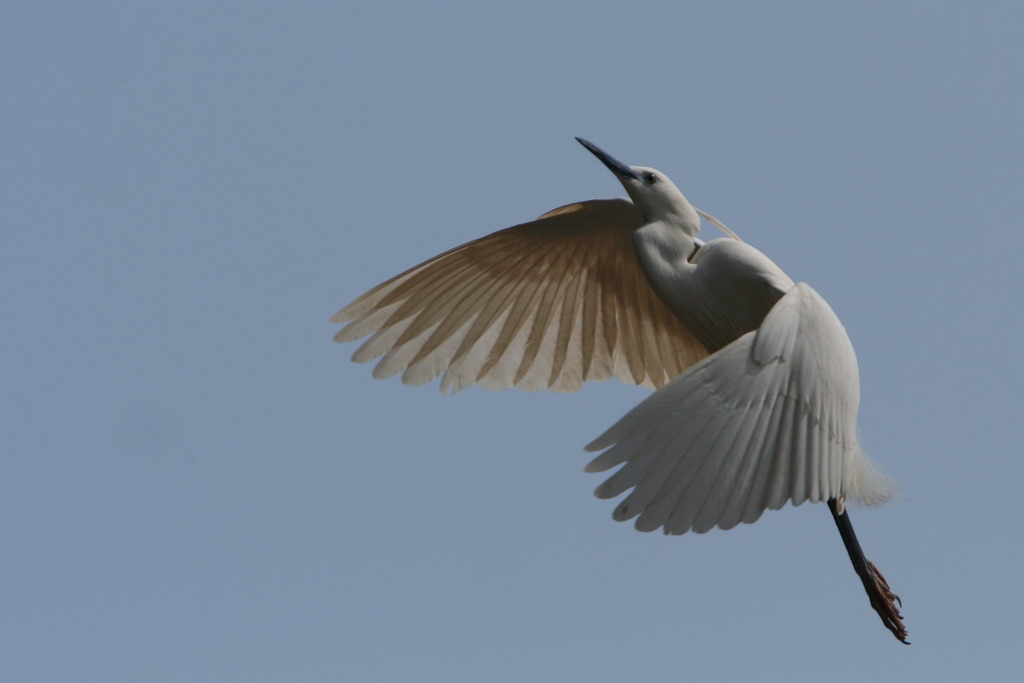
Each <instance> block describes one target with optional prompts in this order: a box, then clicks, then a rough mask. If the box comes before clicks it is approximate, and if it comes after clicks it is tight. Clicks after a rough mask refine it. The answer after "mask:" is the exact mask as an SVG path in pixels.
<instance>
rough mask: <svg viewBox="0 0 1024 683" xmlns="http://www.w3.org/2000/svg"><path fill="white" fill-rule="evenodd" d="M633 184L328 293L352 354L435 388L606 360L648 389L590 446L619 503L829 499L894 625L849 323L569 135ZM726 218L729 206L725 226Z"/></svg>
mask: <svg viewBox="0 0 1024 683" xmlns="http://www.w3.org/2000/svg"><path fill="white" fill-rule="evenodd" d="M577 140H579V141H580V143H581V144H583V145H584V146H585V147H586V148H587V149H588V150H590V151H591V152H592V153H594V154H595V155H596V156H597V157H598V158H599V159H600V160H601V161H602V162H603V163H604V164H605V165H606V166H607V167H608V168H609V169H610V170H611V171H612V172H613V173H614V174H615V176H616V177H617V178H618V179H619V181H620V182H621V183H622V185H623V187H624V188H625V189H626V192H627V193H628V194H629V197H630V199H629V200H625V199H604V200H591V201H586V202H578V203H575V204H569V205H567V206H564V207H561V208H559V209H555V210H554V211H550V212H548V213H547V214H544V215H543V216H541V217H540V218H538V219H537V220H535V221H531V222H529V223H523V224H521V225H517V226H514V227H511V228H507V229H505V230H501V231H498V232H496V233H493V234H491V235H488V236H487V237H483V238H481V239H478V240H475V241H473V242H469V243H468V244H464V245H462V246H460V247H456V248H455V249H452V250H450V251H448V252H445V253H444V254H441V255H439V256H436V257H434V258H432V259H430V260H428V261H426V262H424V263H422V264H420V265H418V266H415V267H414V268H411V269H410V270H408V271H406V272H405V273H402V274H401V275H398V276H396V277H394V278H392V279H390V280H388V281H387V282H385V283H383V284H381V285H379V286H377V287H375V288H374V289H372V290H370V291H369V292H367V293H366V294H364V295H363V296H361V297H359V298H358V299H356V300H355V301H353V302H352V303H351V304H349V305H348V306H346V307H345V308H343V309H342V310H341V311H339V312H338V313H337V314H336V315H335V316H334V317H333V318H332V321H333V322H336V323H348V324H347V325H346V326H345V327H344V328H342V329H341V330H340V331H339V332H338V333H337V335H336V336H335V340H336V341H339V342H346V341H352V340H356V339H360V338H362V337H366V336H369V338H368V339H367V340H366V341H365V342H364V343H363V344H362V346H360V347H359V349H358V350H357V351H356V352H355V354H354V355H353V360H356V361H360V362H363V361H369V360H373V359H378V358H379V359H380V360H379V361H378V363H377V366H376V367H375V369H374V372H373V374H374V376H375V377H390V376H392V375H396V374H399V373H401V375H402V381H403V382H406V383H408V384H423V383H425V382H429V381H430V380H432V379H434V378H435V377H437V376H439V375H441V376H442V379H441V390H442V391H458V390H460V389H462V388H464V387H467V386H469V385H471V384H478V385H479V386H481V387H483V388H485V389H507V388H510V387H519V388H522V389H526V390H529V391H534V390H538V389H552V390H555V391H575V390H577V389H579V387H580V386H581V385H582V384H583V382H586V381H601V380H605V379H608V378H609V377H615V378H617V379H619V380H621V381H623V382H627V383H632V384H638V385H642V386H647V387H650V388H653V389H656V391H655V393H654V394H653V395H651V396H650V397H649V398H648V399H647V400H645V401H643V402H642V403H641V404H640V405H638V406H637V407H636V408H634V409H633V410H631V411H630V412H629V413H628V414H627V415H625V416H624V417H623V418H622V419H621V420H619V421H618V422H617V423H616V424H614V425H613V426H612V427H611V428H609V429H608V430H607V431H606V432H605V433H604V434H602V435H601V436H599V437H598V438H597V439H595V440H594V441H593V442H591V443H590V444H589V445H588V446H587V449H588V450H591V451H603V452H602V453H601V454H600V455H598V456H597V457H595V458H594V459H593V460H592V461H591V463H590V464H589V465H588V466H587V470H588V471H591V472H601V471H605V470H609V469H611V468H613V467H616V466H621V467H620V469H619V470H618V471H616V472H615V473H614V474H612V475H611V476H610V478H609V479H608V480H607V481H605V482H604V483H603V484H601V485H600V486H599V487H598V488H597V491H596V494H597V495H598V496H600V497H601V498H613V497H615V496H619V495H621V494H624V493H627V492H628V494H627V495H626V497H625V499H624V500H622V502H620V503H619V505H618V506H617V507H616V508H615V511H614V513H613V516H614V518H615V519H617V520H628V519H634V518H635V519H636V527H637V528H638V529H640V530H643V531H650V530H653V529H657V528H662V529H664V531H665V533H669V534H683V533H686V532H687V531H690V530H693V531H696V532H698V533H701V532H705V531H708V530H710V529H712V528H714V527H716V526H717V527H720V528H722V529H729V528H732V527H734V526H736V525H737V524H739V523H741V522H747V523H751V522H754V521H756V520H757V519H758V518H759V517H760V516H761V514H762V513H763V512H764V511H765V510H769V509H778V508H780V507H782V506H783V505H785V504H786V503H787V502H791V503H792V504H794V505H800V504H801V503H804V502H806V501H811V502H826V501H827V502H828V504H829V508H830V510H831V511H832V514H833V516H834V518H835V520H836V524H837V526H838V527H839V530H840V533H841V535H842V537H843V540H844V543H845V544H846V547H847V550H848V552H849V553H850V557H851V560H852V561H853V564H854V568H855V570H856V571H857V573H858V575H859V576H860V577H861V580H862V582H863V583H864V586H865V589H866V590H867V593H868V596H869V598H870V599H871V603H872V606H873V607H874V608H875V610H876V611H877V612H878V613H879V615H880V616H881V618H882V620H883V622H884V623H885V624H886V626H887V627H888V628H889V629H890V630H891V631H892V632H893V634H894V635H896V637H897V638H899V639H900V640H903V641H904V642H906V641H905V637H906V629H905V628H904V626H903V623H902V621H901V617H900V615H899V612H898V610H897V609H896V606H895V603H896V601H898V598H897V597H896V596H895V594H893V593H892V592H891V591H890V590H889V587H888V584H887V583H886V582H885V579H884V578H883V577H882V575H881V573H879V572H878V570H877V569H876V568H875V567H874V565H872V564H871V563H870V562H868V561H867V559H866V558H865V557H864V555H863V553H862V552H861V550H860V546H859V544H858V543H857V540H856V537H855V536H854V534H853V527H852V525H851V524H850V521H849V517H848V515H847V513H846V510H845V503H846V500H847V499H848V498H851V499H854V500H857V501H860V502H862V503H865V504H867V505H878V504H880V503H883V502H885V501H886V500H888V499H889V498H891V497H892V495H893V493H894V492H895V484H894V482H893V481H892V480H891V479H889V478H888V477H887V476H885V475H884V474H883V473H881V472H880V471H879V470H878V469H877V468H876V467H875V465H874V464H873V463H872V462H871V460H870V459H868V457H867V456H866V455H865V454H864V451H863V450H862V449H861V446H860V443H859V441H858V438H857V406H858V402H859V399H860V385H859V376H858V369H857V360H856V357H855V355H854V352H853V347H852V345H851V344H850V340H849V338H848V337H847V335H846V332H845V330H844V329H843V326H842V324H841V323H840V322H839V320H838V318H836V316H835V314H834V313H833V312H832V309H831V308H829V306H828V304H827V303H825V301H824V299H822V298H821V297H820V296H819V295H818V294H817V293H816V292H815V291H814V290H813V289H811V287H810V286H808V285H806V284H803V283H800V284H794V283H793V281H792V280H790V278H789V277H788V276H787V275H786V274H785V273H784V272H783V271H782V270H781V269H780V268H779V267H778V266H776V265H775V264H774V263H773V262H772V261H771V260H770V259H769V258H767V257H766V256H765V255H764V254H762V253H761V252H759V251H758V250H757V249H755V248H753V247H751V246H750V245H748V244H746V243H744V242H742V241H740V240H738V239H736V238H735V236H734V235H732V233H731V232H730V233H729V234H730V236H731V238H719V239H715V240H712V241H710V242H707V243H705V242H702V241H701V240H699V239H697V234H698V231H699V229H700V216H701V215H704V216H706V217H708V218H709V219H710V220H712V222H714V223H715V224H716V225H720V224H719V223H718V222H717V221H716V220H715V219H713V218H711V217H710V216H707V214H703V213H702V212H699V211H698V210H697V209H695V208H694V207H693V206H692V205H691V204H690V202H689V201H688V200H687V199H686V197H684V196H683V194H682V193H681V192H680V191H679V189H678V188H676V186H675V185H674V184H673V183H672V181H671V180H669V179H668V178H667V177H666V176H664V175H663V174H662V173H660V172H659V171H656V170H655V169H651V168H645V167H639V166H633V167H630V166H625V165H624V164H622V163H620V162H619V161H617V160H616V159H614V158H613V157H611V156H610V155H608V154H607V153H606V152H604V151H603V150H601V149H600V148H598V147H596V146H595V145H593V144H591V143H589V142H587V141H585V140H582V139H579V138H577ZM720 227H724V226H720Z"/></svg>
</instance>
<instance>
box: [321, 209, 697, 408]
mask: <svg viewBox="0 0 1024 683" xmlns="http://www.w3.org/2000/svg"><path fill="white" fill-rule="evenodd" d="M640 225H641V216H640V214H639V212H638V211H637V209H636V208H635V207H634V206H633V204H632V203H630V202H628V201H626V200H624V199H606V200H593V201H587V202H580V203H577V204H570V205H568V206H564V207H562V208H559V209H555V210H554V211H551V212H548V213H546V214H544V215H543V216H541V217H540V218H539V219H537V220H535V221H532V222H529V223H523V224H521V225H517V226H514V227H511V228H507V229H505V230H501V231H499V232H496V233H493V234H491V235H488V236H487V237H483V238H481V239H478V240H475V241H473V242H469V243H467V244H464V245H462V246H460V247H456V248H455V249H452V250H451V251H448V252H445V253H443V254H441V255H440V256H435V257H434V258H432V259H430V260H429V261H426V262H425V263H422V264H420V265H418V266H416V267H415V268H412V269H410V270H408V271H406V272H404V273H402V274H401V275H399V276H397V277H394V278H392V279H390V280H388V281H387V282H385V283H383V284H381V285H379V286H377V287H375V288H374V289H372V290H370V291H369V292H367V293H366V294H364V295H363V296H361V297H359V298H358V299H356V300H355V301H353V302H352V303H351V304H349V305H348V306H346V307H345V308H343V309H341V311H339V312H338V313H337V314H336V315H335V316H334V317H333V318H331V321H332V322H335V323H343V322H348V325H346V326H345V327H344V328H342V329H341V330H340V331H339V332H338V333H337V334H336V335H335V337H334V339H335V341H339V342H346V341H352V340H354V339H358V338H360V337H363V336H366V335H372V336H371V337H370V338H369V339H368V340H366V342H364V343H363V345H362V346H361V347H360V348H359V349H358V350H357V351H356V352H355V354H354V355H353V356H352V359H353V360H355V361H360V362H362V361H368V360H373V359H374V358H377V357H379V356H381V355H383V358H382V359H381V360H380V362H379V363H378V364H377V366H376V367H375V368H374V371H373V375H374V377H390V376H392V375H395V374H397V373H402V381H403V382H405V383H407V384H423V383H425V382H429V381H430V380H432V379H433V378H434V377H436V376H438V375H439V374H441V373H444V378H443V380H442V382H441V390H442V391H453V392H454V391H458V390H459V389H462V388H463V387H466V386H468V385H470V384H474V383H477V384H480V386H482V387H483V388H485V389H507V388H510V387H519V388H522V389H527V390H530V391H534V390H538V389H552V390H555V391H575V390H577V389H579V387H580V385H581V384H582V383H583V382H585V381H588V380H597V381H600V380H605V379H608V378H609V377H615V378H617V379H619V380H621V381H623V382H627V383H632V384H639V385H643V386H647V387H652V388H655V387H660V386H662V385H664V384H665V383H667V382H668V381H669V380H670V379H672V378H673V377H675V376H676V375H678V374H679V373H681V372H682V371H683V370H685V369H686V368H687V367H689V366H690V365H692V364H693V363H696V362H697V361H699V360H700V359H701V358H703V357H704V356H706V355H707V351H706V350H705V349H704V347H703V346H702V345H701V344H700V342H698V341H697V340H696V338H694V337H693V335H691V334H690V333H689V332H688V331H687V329H686V328H685V327H684V326H683V325H682V323H680V322H679V320H678V319H677V318H676V317H675V316H674V315H673V314H672V313H671V312H670V311H669V310H668V308H666V307H665V305H664V304H663V303H662V302H661V300H660V299H659V298H658V296H657V295H656V294H655V293H654V291H653V290H652V289H651V287H650V286H649V285H648V284H647V280H646V276H645V275H644V273H643V271H642V270H641V267H640V263H639V261H638V259H637V257H636V254H635V249H634V247H633V242H632V238H631V233H632V232H633V231H634V230H635V229H636V228H638V227H640Z"/></svg>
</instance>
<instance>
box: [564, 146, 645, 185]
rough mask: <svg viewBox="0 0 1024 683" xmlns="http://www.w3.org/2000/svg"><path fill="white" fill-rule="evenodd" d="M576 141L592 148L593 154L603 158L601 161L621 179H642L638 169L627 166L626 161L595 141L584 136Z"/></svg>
mask: <svg viewBox="0 0 1024 683" xmlns="http://www.w3.org/2000/svg"><path fill="white" fill-rule="evenodd" d="M576 142H578V143H580V144H581V145H583V146H584V147H586V148H587V149H589V150H590V152H591V154H593V155H594V156H595V157H597V158H598V159H600V160H601V163H602V164H604V165H605V166H607V167H608V169H609V170H611V172H612V173H614V174H615V175H616V176H617V177H618V178H619V179H620V180H621V179H624V178H630V179H632V180H640V176H638V175H637V174H636V171H634V170H633V169H631V168H630V167H629V166H626V165H625V164H624V163H622V162H621V161H619V160H618V159H616V158H615V157H613V156H612V155H611V154H609V153H608V152H606V151H604V150H603V149H601V148H600V147H598V146H597V145H595V144H594V143H593V142H589V141H587V140H584V139H583V138H576Z"/></svg>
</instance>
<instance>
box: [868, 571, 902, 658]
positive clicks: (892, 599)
mask: <svg viewBox="0 0 1024 683" xmlns="http://www.w3.org/2000/svg"><path fill="white" fill-rule="evenodd" d="M865 561H866V562H867V565H868V568H869V569H870V570H871V578H872V579H873V581H871V582H870V583H869V581H864V582H863V583H864V588H865V589H867V593H868V598H870V600H871V607H873V608H874V610H875V611H876V612H878V616H880V617H881V618H882V623H883V624H885V627H886V628H887V629H889V630H890V631H892V634H893V635H894V636H896V638H897V639H898V640H899V641H900V642H901V643H905V644H907V645H910V642H909V641H908V640H907V627H906V626H904V625H903V615H902V614H900V611H899V607H903V602H902V601H901V600H900V596H898V595H896V594H895V593H893V592H892V589H891V588H889V582H888V581H886V580H885V577H884V576H882V572H880V571H878V567H876V566H875V565H874V563H873V562H871V561H870V560H867V558H865ZM861 578H865V577H861Z"/></svg>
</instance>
